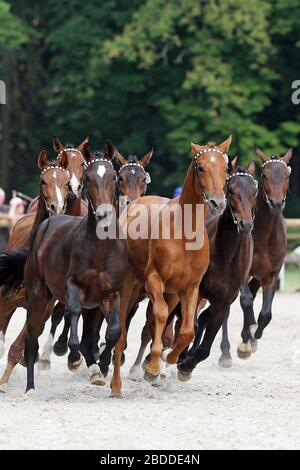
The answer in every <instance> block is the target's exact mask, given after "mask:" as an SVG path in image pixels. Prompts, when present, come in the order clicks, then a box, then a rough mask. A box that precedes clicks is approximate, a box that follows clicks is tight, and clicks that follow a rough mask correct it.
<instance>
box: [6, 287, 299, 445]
mask: <svg viewBox="0 0 300 470" xmlns="http://www.w3.org/2000/svg"><path fill="white" fill-rule="evenodd" d="M260 302H261V297H260V296H258V299H257V307H256V308H257V309H258V308H259V305H260ZM299 305H300V294H290V295H287V294H278V295H277V296H276V298H275V302H274V309H273V314H274V315H273V321H272V323H271V325H270V326H269V328H268V329H267V330H266V332H265V335H264V337H263V338H262V340H261V341H260V344H259V347H258V351H257V352H256V353H255V355H253V356H252V357H251V359H250V360H247V361H241V360H240V359H238V358H237V356H236V352H235V351H236V346H237V344H238V343H239V340H240V330H241V326H242V316H241V311H240V308H239V303H238V302H236V303H235V304H234V306H233V308H232V312H231V319H230V337H231V341H232V355H233V360H234V361H233V367H232V368H231V369H229V370H228V369H227V370H224V369H220V368H219V366H218V364H217V362H218V357H219V344H220V336H218V337H217V339H216V341H215V344H214V346H213V349H212V353H211V356H210V358H209V359H208V360H207V361H206V362H205V363H202V364H201V365H199V366H198V368H197V369H196V371H195V372H194V375H193V377H192V379H191V380H190V381H189V382H187V383H180V382H178V381H177V379H176V378H175V377H174V375H175V374H174V371H172V369H173V367H170V368H169V369H168V381H167V385H166V386H165V387H163V388H156V387H153V386H151V385H150V384H148V383H147V382H145V381H144V380H142V381H141V382H138V383H137V382H132V381H130V380H129V379H128V371H129V367H130V365H131V364H132V362H133V360H134V357H135V354H136V353H137V350H138V347H139V338H140V331H141V327H142V324H143V321H144V311H145V306H146V304H145V303H143V304H142V305H141V307H140V310H139V312H138V314H137V316H136V318H135V320H134V321H133V323H132V328H131V331H130V337H129V347H128V351H127V356H126V357H127V361H126V364H125V366H124V367H123V368H122V372H123V377H124V384H123V399H109V398H108V397H109V387H108V385H107V386H106V387H95V386H92V385H90V384H89V382H88V379H87V371H86V369H85V367H82V370H81V371H80V372H79V373H77V374H73V373H71V372H69V371H68V370H67V368H66V357H56V356H52V368H51V370H50V371H47V372H46V371H44V372H37V373H36V391H35V392H34V393H33V394H31V395H30V396H25V395H24V390H25V369H24V368H23V367H21V366H18V367H17V368H16V370H15V372H14V374H13V376H12V380H11V382H10V385H9V388H8V390H7V392H6V394H3V393H2V394H0V409H1V413H0V449H16V448H18V449H245V448H247V449H253V448H258V449H264V448H265V449H276V448H279V449H299V448H300V394H299V392H300V310H299ZM23 320H24V311H22V310H21V309H20V310H19V311H17V312H16V314H15V316H14V319H13V320H12V322H11V325H10V328H9V330H8V334H7V343H6V345H7V347H8V345H9V344H11V341H12V339H13V338H14V337H15V336H16V333H17V332H18V331H19V328H20V326H21V324H22V322H23ZM48 329H49V328H48V326H47V327H46V330H47V331H46V333H44V334H43V336H42V338H41V341H40V345H43V344H44V342H45V339H46V337H47V333H48ZM5 359H6V356H5V357H4V358H3V359H2V360H1V362H0V371H1V372H2V370H3V367H4V364H5V362H6V361H5Z"/></svg>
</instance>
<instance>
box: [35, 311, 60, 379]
mask: <svg viewBox="0 0 300 470" xmlns="http://www.w3.org/2000/svg"><path fill="white" fill-rule="evenodd" d="M64 308H65V307H64V305H63V304H61V303H58V304H57V305H56V306H55V307H54V311H53V314H52V317H51V329H50V333H49V336H48V339H47V341H46V343H45V345H44V348H43V352H42V354H41V357H40V359H39V362H38V368H39V369H40V370H48V369H50V367H51V360H50V356H51V353H52V351H53V341H54V336H55V332H56V329H57V327H58V325H59V324H60V322H61V320H62V319H63V316H64Z"/></svg>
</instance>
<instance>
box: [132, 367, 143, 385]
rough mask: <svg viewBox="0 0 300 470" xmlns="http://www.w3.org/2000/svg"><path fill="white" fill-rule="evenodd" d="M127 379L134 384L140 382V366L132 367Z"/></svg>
mask: <svg viewBox="0 0 300 470" xmlns="http://www.w3.org/2000/svg"><path fill="white" fill-rule="evenodd" d="M129 378H130V380H134V381H135V382H140V380H142V368H141V366H140V364H137V365H133V366H132V367H131V369H130V371H129Z"/></svg>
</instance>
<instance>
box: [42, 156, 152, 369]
mask: <svg viewBox="0 0 300 470" xmlns="http://www.w3.org/2000/svg"><path fill="white" fill-rule="evenodd" d="M152 155H153V149H152V150H151V151H150V152H148V153H147V154H145V155H144V156H143V157H141V158H138V157H137V156H135V155H129V157H128V160H126V158H125V157H124V156H123V155H122V154H121V153H120V152H119V151H118V150H117V149H116V148H115V159H116V160H117V162H118V164H119V166H120V168H119V171H118V181H117V214H118V215H119V213H120V212H122V210H123V209H124V207H126V206H127V204H129V203H130V202H131V201H133V200H135V199H137V198H138V197H140V196H143V195H144V194H146V191H147V185H148V184H149V183H150V182H151V177H150V175H149V173H148V172H146V170H145V168H146V166H147V165H148V164H149V163H150V160H151V158H152ZM63 313H64V312H61V315H58V314H55V313H53V315H52V317H51V331H50V335H49V338H48V340H47V343H46V344H45V347H44V350H43V354H42V356H41V360H40V361H39V366H40V367H41V368H43V369H48V368H49V367H50V355H51V352H52V344H53V338H54V336H55V332H56V329H57V327H58V325H59V323H60V322H61V320H62V318H63ZM64 319H65V324H64V328H63V331H62V333H61V335H60V336H59V338H58V340H57V341H56V343H55V344H54V346H53V352H54V353H55V354H56V355H58V356H63V355H64V354H66V353H67V351H68V346H67V343H68V334H69V329H70V322H69V318H68V317H65V318H64ZM103 320H104V317H103V315H100V317H99V325H98V328H97V335H96V338H95V354H96V356H97V355H99V348H98V341H99V338H100V335H99V332H100V328H101V326H102V323H103ZM104 345H105V343H104ZM102 352H103V351H102ZM107 354H108V351H106V352H105V353H104V355H103V357H106V356H107ZM77 362H78V361H77V360H76V364H77ZM76 364H75V366H74V364H72V362H71V361H70V360H69V361H68V367H69V368H70V369H71V370H74V369H76V368H77V366H76ZM102 366H103V370H105V369H106V368H105V366H104V365H102ZM103 370H102V372H103Z"/></svg>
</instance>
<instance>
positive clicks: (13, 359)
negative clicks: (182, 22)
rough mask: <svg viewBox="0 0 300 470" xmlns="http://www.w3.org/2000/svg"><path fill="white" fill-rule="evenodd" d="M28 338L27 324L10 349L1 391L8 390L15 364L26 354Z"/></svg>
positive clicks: (0, 380)
mask: <svg viewBox="0 0 300 470" xmlns="http://www.w3.org/2000/svg"><path fill="white" fill-rule="evenodd" d="M25 338H26V325H24V326H23V328H22V330H21V332H20V333H19V335H18V337H17V338H16V340H15V341H14V342H13V343H12V345H11V347H10V348H9V351H8V358H7V364H6V368H5V371H4V374H3V375H2V377H1V379H0V392H6V389H7V385H8V382H9V379H10V376H11V374H12V372H13V370H14V368H15V366H16V365H17V364H18V363H19V362H21V360H22V358H23V354H24V344H25Z"/></svg>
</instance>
